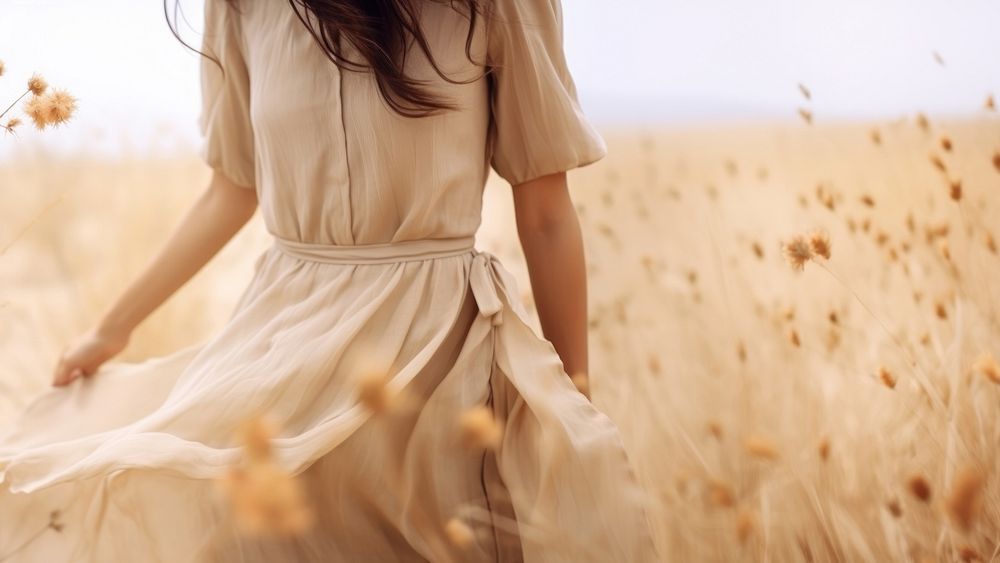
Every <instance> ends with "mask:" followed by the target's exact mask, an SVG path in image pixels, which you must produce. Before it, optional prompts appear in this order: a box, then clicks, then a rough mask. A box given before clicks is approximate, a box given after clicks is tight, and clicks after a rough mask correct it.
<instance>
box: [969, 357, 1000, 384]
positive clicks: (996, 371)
mask: <svg viewBox="0 0 1000 563" xmlns="http://www.w3.org/2000/svg"><path fill="white" fill-rule="evenodd" d="M972 369H974V370H976V371H978V372H979V373H981V374H983V376H984V377H985V378H986V379H988V380H990V381H992V382H993V383H996V384H997V385H1000V365H998V364H997V360H996V358H994V357H993V354H991V353H990V352H984V353H983V355H981V356H979V359H978V360H976V363H975V364H973V366H972Z"/></svg>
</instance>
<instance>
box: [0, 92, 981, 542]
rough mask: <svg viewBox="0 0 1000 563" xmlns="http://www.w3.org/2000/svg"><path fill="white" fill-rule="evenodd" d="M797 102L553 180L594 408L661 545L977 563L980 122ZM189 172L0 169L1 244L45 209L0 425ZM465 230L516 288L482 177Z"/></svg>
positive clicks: (179, 311)
mask: <svg viewBox="0 0 1000 563" xmlns="http://www.w3.org/2000/svg"><path fill="white" fill-rule="evenodd" d="M805 114H808V121H809V123H806V122H805V121H803V122H801V123H797V124H793V125H788V124H784V125H775V126H767V127H765V126H746V127H740V126H732V127H729V128H725V129H709V128H694V129H689V130H673V131H620V132H610V133H609V134H608V140H609V144H610V148H611V152H610V156H609V157H608V158H607V159H606V160H604V161H602V162H601V163H599V164H596V165H594V166H591V167H588V168H585V169H582V170H580V171H577V172H574V173H573V174H572V175H571V183H572V188H571V189H572V193H573V195H574V197H575V201H576V202H577V205H578V208H579V211H580V214H581V219H582V223H583V225H584V229H585V236H586V239H587V253H588V262H589V267H590V275H591V277H590V283H591V285H590V288H591V291H590V293H591V319H592V320H591V350H592V359H591V367H592V374H591V391H592V394H593V397H594V400H595V402H596V403H597V404H598V406H600V407H601V408H602V409H604V410H605V411H606V412H608V413H609V414H610V415H611V416H612V418H614V420H615V421H616V422H618V424H619V425H620V427H621V428H622V430H623V433H624V438H625V440H626V443H627V445H628V447H629V448H630V451H631V452H632V454H633V460H634V462H635V464H636V466H637V469H638V470H639V473H640V476H641V478H642V480H643V481H644V483H645V484H646V485H647V486H648V487H649V490H650V492H651V494H652V496H653V498H652V499H651V500H652V503H651V516H652V517H653V520H654V522H653V523H654V528H655V533H656V537H657V541H658V543H659V545H660V548H661V550H662V552H663V553H664V554H665V555H667V556H669V558H670V560H673V561H744V560H745V561H921V562H922V561H954V560H961V559H963V558H964V559H968V560H974V559H975V558H976V557H978V558H980V559H982V560H984V561H990V560H996V559H997V558H998V557H1000V555H998V550H1000V485H998V482H997V477H998V476H997V473H996V470H995V468H996V467H998V466H1000V419H998V416H997V414H998V407H1000V383H998V380H1000V375H998V371H997V368H996V365H995V363H992V364H991V362H990V356H988V354H992V355H993V356H994V357H995V356H997V355H1000V319H998V314H1000V257H998V255H997V248H996V242H995V241H996V237H998V236H1000V232H998V229H1000V227H998V226H997V225H1000V223H998V219H1000V162H996V160H1000V157H995V156H994V155H995V154H996V151H997V149H1000V123H998V122H997V121H996V120H995V118H993V117H992V114H985V116H984V118H983V119H982V120H979V121H975V122H962V123H959V122H955V123H938V122H936V121H934V120H932V119H927V118H926V117H922V118H917V117H916V116H914V117H913V118H908V119H904V120H899V121H897V122H893V123H879V124H844V125H824V124H822V123H815V121H816V120H815V119H814V118H813V115H812V114H811V113H809V110H808V109H805V108H804V114H803V119H804V120H805V117H806V116H805ZM207 179H208V176H207V171H206V170H205V169H204V167H203V166H202V165H201V164H200V163H198V162H197V160H195V159H193V158H177V159H157V158H134V159H127V160H123V161H116V162H101V161H95V160H88V159H80V160H60V161H52V160H51V159H49V158H47V157H45V155H34V156H33V155H29V154H25V155H23V156H20V157H19V158H17V159H14V160H10V161H8V162H6V163H3V164H2V165H0V245H3V244H4V241H7V240H9V239H10V238H12V237H15V236H17V234H18V233H19V232H21V231H22V230H23V227H24V225H26V224H27V223H28V222H31V220H32V218H33V217H35V216H37V215H39V213H42V212H43V210H45V209H46V208H47V207H49V206H51V209H49V210H48V211H46V212H44V213H42V214H41V215H40V216H38V219H37V220H35V221H33V223H32V226H31V228H30V229H28V230H27V231H26V232H25V233H24V234H23V236H21V238H20V239H19V240H18V242H17V243H16V244H14V245H12V246H11V247H10V248H9V250H7V252H6V253H5V254H4V255H3V256H2V257H0V287H2V294H0V330H2V334H0V336H2V338H0V354H2V356H0V357H3V358H4V360H5V361H4V362H3V364H2V367H0V385H2V386H3V388H4V389H3V393H0V419H2V420H0V423H2V421H3V420H9V417H10V416H11V415H12V414H13V413H14V412H15V411H16V408H17V407H18V405H19V404H21V403H23V401H24V400H25V399H26V398H28V397H29V396H30V395H31V394H32V393H35V392H37V391H39V390H40V389H42V388H43V387H44V386H45V385H47V383H48V380H49V378H50V368H51V366H53V365H54V362H55V358H56V356H57V353H58V350H59V349H60V348H61V346H62V345H63V344H64V343H65V342H66V341H67V340H68V339H69V338H70V337H71V336H73V335H74V334H75V333H76V332H78V331H81V330H83V329H84V328H85V327H86V326H87V325H88V323H90V322H92V321H94V320H95V319H96V315H97V314H98V313H99V312H100V311H101V309H102V308H103V307H104V306H105V305H107V304H108V303H109V302H110V300H111V299H112V298H113V297H114V295H115V293H116V292H117V291H118V290H120V289H121V288H122V287H123V286H124V285H125V284H126V283H127V281H128V279H129V277H130V276H131V275H133V274H134V273H136V272H137V271H138V270H139V269H140V268H141V266H142V265H143V264H144V263H145V260H146V259H147V257H148V256H149V255H150V253H151V252H152V251H153V250H154V249H155V248H156V247H157V245H158V244H159V243H160V242H161V241H162V240H163V239H164V238H165V236H166V234H167V232H168V230H169V229H170V228H171V227H172V226H173V224H174V222H175V221H176V220H177V219H178V217H179V215H180V213H181V212H182V211H183V210H184V209H185V208H186V206H187V205H189V204H190V203H191V202H192V201H193V200H194V198H195V196H196V195H197V193H198V190H200V189H201V187H202V186H203V185H204V184H205V182H206V181H207ZM956 186H957V187H956ZM60 196H61V197H62V199H59V198H60ZM53 202H57V203H55V204H53ZM257 221H258V220H257V219H255V222H254V223H253V224H252V225H251V226H250V227H248V229H247V232H245V233H243V234H242V235H241V236H240V237H239V239H238V240H236V241H234V243H233V244H232V245H231V246H230V247H229V248H227V249H226V250H225V251H224V252H223V254H222V255H221V256H219V257H218V258H217V259H216V260H215V261H214V262H213V263H212V264H210V266H209V267H208V268H207V269H206V270H205V271H204V272H202V273H200V274H199V275H198V276H197V277H196V279H195V280H193V282H192V283H191V284H190V285H189V286H187V287H185V288H184V289H183V290H182V291H181V292H180V294H179V295H177V296H176V297H175V298H174V299H173V300H171V301H170V302H169V303H168V304H167V305H166V306H165V307H164V308H163V309H162V310H160V311H158V312H157V313H156V314H155V315H154V316H153V317H152V318H151V319H150V320H148V321H147V322H146V323H145V324H144V325H143V326H142V327H141V329H140V331H139V333H138V334H137V335H136V337H135V338H134V339H133V341H132V344H131V345H130V348H129V349H128V350H127V351H126V358H131V359H138V358H141V357H146V356H149V355H155V354H158V353H165V352H167V351H170V350H173V349H176V348H177V347H180V346H183V345H186V344H189V343H193V342H196V341H198V340H201V339H204V338H207V337H209V336H210V335H211V334H212V333H213V332H214V331H215V330H216V329H217V328H218V327H219V325H220V323H221V322H223V321H224V319H225V317H226V315H227V314H228V312H229V310H230V309H231V307H232V306H233V304H234V300H235V298H236V296H237V294H238V293H239V292H238V291H235V290H234V288H240V289H242V287H243V285H244V284H245V283H246V282H247V281H248V280H249V276H250V272H251V263H252V261H253V259H254V258H255V257H256V255H257V253H258V252H259V251H261V250H262V249H263V248H264V246H265V245H266V244H267V236H266V233H264V232H263V229H262V227H261V225H260V224H259V222H257ZM815 232H819V233H821V234H822V235H823V236H824V237H826V238H828V240H829V243H830V248H829V251H830V256H829V259H825V258H822V257H819V258H816V259H815V260H808V261H804V262H803V263H802V266H803V267H802V269H801V271H798V270H797V269H796V268H793V267H792V266H791V265H789V263H788V262H787V260H786V256H785V253H784V251H783V250H784V248H786V247H787V245H788V243H790V242H792V241H793V240H794V237H796V236H798V235H806V236H808V235H809V234H810V233H815ZM806 242H807V243H808V240H807V241H806ZM479 245H480V247H482V248H486V249H489V250H491V251H493V252H495V253H496V254H498V255H499V256H500V257H501V259H502V260H503V261H504V263H505V264H506V265H507V267H508V269H510V270H511V271H513V272H514V273H515V275H516V276H517V277H518V279H519V282H520V284H521V288H522V290H524V294H525V299H526V300H528V301H530V296H529V295H528V294H527V288H528V283H527V278H526V271H525V267H524V262H523V258H522V256H521V255H520V252H519V249H518V246H517V239H516V236H515V230H514V225H513V216H512V210H511V201H510V196H509V192H508V188H506V187H505V186H501V185H499V184H496V183H491V184H490V186H489V187H488V189H487V200H486V209H485V211H484V225H483V229H482V230H481V232H480V234H479ZM0 248H3V246H0ZM808 250H809V251H810V254H813V253H815V252H816V250H817V249H816V247H813V246H810V247H809V248H808ZM809 258H812V256H810V257H809ZM536 328H537V324H536ZM453 527H454V529H452V530H450V531H449V533H450V534H452V535H454V536H456V537H459V536H461V532H462V531H463V530H462V529H460V526H458V525H457V524H456V525H455V526H453Z"/></svg>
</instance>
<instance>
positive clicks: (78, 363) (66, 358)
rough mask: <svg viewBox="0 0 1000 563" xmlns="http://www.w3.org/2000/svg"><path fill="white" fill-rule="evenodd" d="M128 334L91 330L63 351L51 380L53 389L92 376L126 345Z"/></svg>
mask: <svg viewBox="0 0 1000 563" xmlns="http://www.w3.org/2000/svg"><path fill="white" fill-rule="evenodd" d="M128 340H129V335H128V334H114V333H111V332H108V331H101V330H99V329H91V330H89V331H87V332H85V333H84V334H83V335H81V336H80V337H78V338H77V339H76V340H75V341H73V343H72V344H70V345H69V346H67V347H66V349H65V350H63V353H62V355H61V356H60V357H59V364H58V365H57V366H56V371H55V375H54V376H53V378H52V386H53V387H63V386H65V385H69V384H70V383H72V382H73V381H74V380H76V379H77V378H79V377H83V376H85V375H93V374H94V373H95V372H97V369H98V368H99V367H101V364H103V363H104V362H106V361H108V360H109V359H111V358H112V357H114V356H116V355H117V354H118V353H119V352H121V351H122V350H124V349H125V346H126V345H128Z"/></svg>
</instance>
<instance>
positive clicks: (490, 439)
mask: <svg viewBox="0 0 1000 563" xmlns="http://www.w3.org/2000/svg"><path fill="white" fill-rule="evenodd" d="M459 430H460V431H461V434H462V443H463V445H464V446H465V447H466V448H469V449H483V448H485V449H495V448H496V447H497V446H499V445H500V439H501V438H502V437H503V429H502V428H501V427H500V425H499V424H498V423H497V422H496V420H494V418H493V411H492V410H491V409H490V408H489V407H487V406H484V405H479V406H475V407H472V408H471V409H469V410H467V411H465V412H463V413H462V414H461V416H460V417H459Z"/></svg>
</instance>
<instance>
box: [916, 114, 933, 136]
mask: <svg viewBox="0 0 1000 563" xmlns="http://www.w3.org/2000/svg"><path fill="white" fill-rule="evenodd" d="M917 126H918V127H920V129H921V130H923V131H924V132H925V133H926V132H927V131H928V130H930V128H931V123H930V121H929V120H928V119H927V116H926V115H924V113H923V112H918V113H917Z"/></svg>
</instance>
